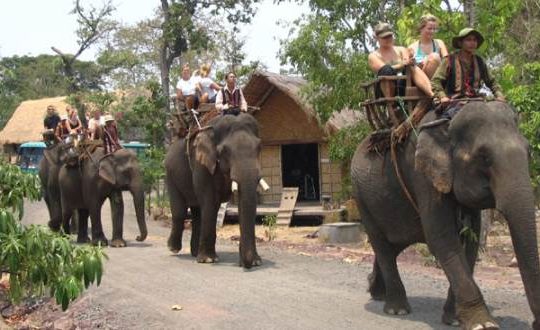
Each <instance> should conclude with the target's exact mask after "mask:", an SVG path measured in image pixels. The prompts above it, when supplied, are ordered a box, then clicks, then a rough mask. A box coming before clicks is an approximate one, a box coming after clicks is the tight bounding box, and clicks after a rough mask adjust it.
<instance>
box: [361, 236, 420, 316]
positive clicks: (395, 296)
mask: <svg viewBox="0 0 540 330" xmlns="http://www.w3.org/2000/svg"><path fill="white" fill-rule="evenodd" d="M368 233H369V231H368ZM370 241H371V245H372V247H373V250H374V251H375V262H376V263H377V266H378V269H377V268H375V269H377V270H378V271H377V272H376V273H375V281H377V280H379V283H377V284H378V285H379V287H378V288H377V289H379V292H375V293H380V289H381V284H380V279H381V278H382V281H383V286H384V289H385V295H384V300H385V304H384V312H385V313H387V314H391V315H405V314H409V313H410V312H411V306H410V305H409V302H408V301H407V293H406V291H405V286H404V285H403V282H402V281H401V277H400V276H399V271H398V268H397V262H396V258H397V256H398V254H399V252H401V251H402V250H403V248H402V247H398V246H395V245H393V244H392V243H390V242H389V241H388V240H387V239H386V238H385V237H384V236H383V235H382V233H380V234H378V235H371V236H370ZM378 273H380V274H381V276H380V277H379V278H377V277H378ZM370 289H371V288H370ZM374 289H375V287H374ZM370 292H371V291H370Z"/></svg>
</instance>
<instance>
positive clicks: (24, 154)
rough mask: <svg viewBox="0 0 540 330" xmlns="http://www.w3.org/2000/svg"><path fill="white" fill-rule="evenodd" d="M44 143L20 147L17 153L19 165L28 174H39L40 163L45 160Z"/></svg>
mask: <svg viewBox="0 0 540 330" xmlns="http://www.w3.org/2000/svg"><path fill="white" fill-rule="evenodd" d="M45 148H46V145H45V143H44V142H26V143H23V144H21V145H20V146H19V149H18V152H17V165H18V166H19V168H20V169H21V170H22V171H23V172H26V173H37V172H38V170H39V162H40V161H41V159H42V158H43V151H44V150H45Z"/></svg>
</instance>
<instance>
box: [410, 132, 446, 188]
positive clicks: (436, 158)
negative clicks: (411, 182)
mask: <svg viewBox="0 0 540 330" xmlns="http://www.w3.org/2000/svg"><path fill="white" fill-rule="evenodd" d="M414 166H415V169H416V170H417V171H419V172H421V173H423V174H424V175H425V176H426V177H427V178H428V179H429V180H430V181H431V183H432V184H433V186H434V187H435V189H436V190H437V191H439V192H441V193H445V194H446V193H449V192H450V191H451V190H452V182H453V178H454V176H453V171H452V152H451V146H450V138H449V136H448V124H447V123H445V124H442V125H438V126H432V127H425V128H423V129H422V130H421V131H420V134H419V135H418V142H417V144H416V153H415V165H414Z"/></svg>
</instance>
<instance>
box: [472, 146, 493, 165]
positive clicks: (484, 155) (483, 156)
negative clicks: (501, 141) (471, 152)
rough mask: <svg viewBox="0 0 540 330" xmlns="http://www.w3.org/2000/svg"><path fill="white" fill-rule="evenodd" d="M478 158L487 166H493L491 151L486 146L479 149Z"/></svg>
mask: <svg viewBox="0 0 540 330" xmlns="http://www.w3.org/2000/svg"><path fill="white" fill-rule="evenodd" d="M476 158H477V159H478V160H479V161H480V162H481V163H482V164H483V165H485V166H491V164H492V163H493V160H492V157H491V153H490V152H489V149H488V148H486V147H485V146H482V147H480V148H478V152H477V157H476Z"/></svg>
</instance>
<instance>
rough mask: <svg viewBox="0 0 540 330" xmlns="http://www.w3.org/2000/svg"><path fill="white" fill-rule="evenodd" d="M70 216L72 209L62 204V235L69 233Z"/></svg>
mask: <svg viewBox="0 0 540 330" xmlns="http://www.w3.org/2000/svg"><path fill="white" fill-rule="evenodd" d="M72 216H73V210H72V209H71V208H68V207H67V206H64V209H62V231H63V233H64V235H69V234H70V233H71V230H70V228H69V221H70V220H71V218H72Z"/></svg>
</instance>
